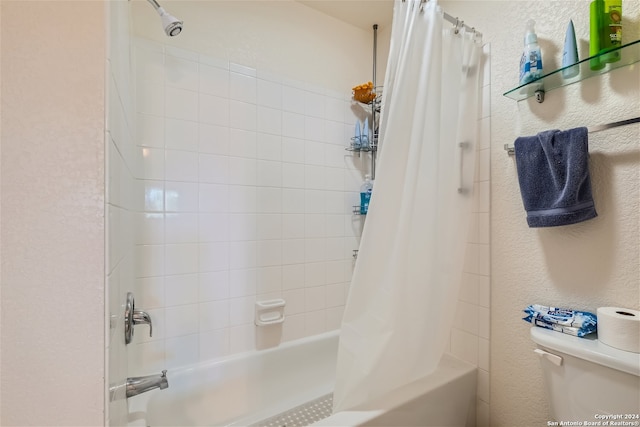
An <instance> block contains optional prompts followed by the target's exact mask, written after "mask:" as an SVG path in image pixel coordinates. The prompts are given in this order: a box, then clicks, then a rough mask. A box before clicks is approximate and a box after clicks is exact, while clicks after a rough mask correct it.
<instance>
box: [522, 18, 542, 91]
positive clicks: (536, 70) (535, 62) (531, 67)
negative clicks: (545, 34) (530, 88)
mask: <svg viewBox="0 0 640 427" xmlns="http://www.w3.org/2000/svg"><path fill="white" fill-rule="evenodd" d="M535 25H536V22H535V21H534V20H533V19H529V20H528V21H527V29H526V31H525V35H524V50H523V52H522V57H521V58H520V84H521V85H523V84H525V83H529V82H530V81H533V80H535V79H538V78H540V77H542V52H541V51H540V45H539V44H538V36H537V35H536V32H535V29H534V26H535Z"/></svg>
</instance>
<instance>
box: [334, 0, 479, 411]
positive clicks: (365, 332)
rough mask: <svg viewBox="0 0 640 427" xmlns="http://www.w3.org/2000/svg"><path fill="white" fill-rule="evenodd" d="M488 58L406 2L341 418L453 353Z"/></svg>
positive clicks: (394, 51) (341, 392)
mask: <svg viewBox="0 0 640 427" xmlns="http://www.w3.org/2000/svg"><path fill="white" fill-rule="evenodd" d="M481 50H482V48H481V46H480V43H479V42H478V41H477V40H476V37H475V34H472V32H470V31H466V32H465V31H464V30H463V29H461V30H460V31H459V33H458V34H455V33H454V26H453V25H452V24H450V23H448V22H446V21H445V20H444V18H443V12H442V10H441V9H440V8H439V7H438V6H437V4H435V1H433V0H432V1H429V2H428V3H425V4H421V3H420V1H419V0H418V1H411V0H406V1H400V0H396V2H395V6H394V17H393V27H392V35H391V50H390V53H389V61H388V65H387V74H386V78H385V86H384V96H383V106H382V114H381V125H380V135H381V136H380V139H381V141H380V146H381V150H380V152H379V155H380V161H379V163H378V170H377V176H376V181H375V186H374V191H373V197H372V200H371V204H370V206H369V213H368V215H367V218H366V223H365V227H364V231H363V235H362V240H361V244H360V250H359V253H358V260H357V263H356V267H355V271H354V275H353V279H352V282H351V287H350V291H349V297H348V300H347V304H346V307H345V313H344V318H343V323H342V330H341V334H340V346H339V352H338V366H337V383H336V388H335V392H334V411H336V412H337V411H341V410H347V409H354V408H357V407H361V406H362V404H363V403H365V402H368V401H370V400H372V399H375V398H376V397H380V396H382V395H383V394H385V393H386V392H388V391H390V390H393V389H394V388H397V387H399V386H401V385H403V384H406V383H409V382H411V381H414V380H416V379H419V378H420V377H423V376H425V375H427V374H429V373H430V372H432V371H433V370H434V369H435V367H436V365H437V364H438V362H439V360H440V357H441V356H442V353H443V352H444V349H445V347H446V344H447V342H448V339H449V331H450V328H451V324H452V322H453V316H454V311H455V309H456V300H457V295H458V290H459V286H460V281H461V279H462V271H463V262H464V255H465V246H466V242H467V234H468V229H469V227H468V225H469V222H470V213H471V209H472V200H473V192H474V190H473V177H474V168H475V158H476V139H477V118H478V98H479V96H478V94H479V89H480V88H479V74H480V73H479V62H480V54H481ZM460 143H463V144H462V146H461V145H460Z"/></svg>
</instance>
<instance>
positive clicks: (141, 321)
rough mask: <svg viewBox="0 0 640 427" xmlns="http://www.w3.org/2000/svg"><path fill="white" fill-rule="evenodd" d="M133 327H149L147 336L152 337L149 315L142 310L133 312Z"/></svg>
mask: <svg viewBox="0 0 640 427" xmlns="http://www.w3.org/2000/svg"><path fill="white" fill-rule="evenodd" d="M132 323H133V325H134V326H135V325H149V336H150V337H151V336H153V323H152V322H151V316H149V313H147V312H146V311H142V310H133V321H132Z"/></svg>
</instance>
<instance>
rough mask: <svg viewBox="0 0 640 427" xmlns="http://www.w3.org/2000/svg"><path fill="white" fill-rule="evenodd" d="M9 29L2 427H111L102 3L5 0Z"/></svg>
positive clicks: (5, 41)
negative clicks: (107, 415) (107, 426)
mask: <svg viewBox="0 0 640 427" xmlns="http://www.w3.org/2000/svg"><path fill="white" fill-rule="evenodd" d="M70 22H71V23H73V25H68V24H69V23H70ZM1 28H2V30H1V31H2V176H1V179H2V198H1V203H2V247H1V249H2V302H1V303H2V338H1V341H0V344H1V346H0V347H1V350H0V351H1V353H0V354H1V358H2V365H0V368H1V375H2V381H1V383H0V391H1V393H2V398H1V399H0V402H1V403H0V412H1V415H0V417H1V418H0V424H2V425H40V426H42V425H49V426H54V425H65V426H70V425H78V426H88V425H102V424H103V423H104V402H105V397H104V395H105V391H104V376H105V354H104V343H105V321H104V319H105V316H104V307H105V294H104V270H105V263H104V259H105V236H104V224H105V215H104V211H105V207H104V202H105V200H104V189H105V182H104V173H105V171H104V156H105V152H104V151H105V149H104V129H105V57H106V40H105V34H106V33H105V31H106V30H105V5H104V2H101V1H94V2H55V3H53V2H24V1H3V2H2V22H1Z"/></svg>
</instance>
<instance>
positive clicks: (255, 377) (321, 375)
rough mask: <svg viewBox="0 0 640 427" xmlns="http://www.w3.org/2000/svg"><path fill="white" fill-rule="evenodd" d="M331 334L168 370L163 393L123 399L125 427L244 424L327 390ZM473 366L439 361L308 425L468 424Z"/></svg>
mask: <svg viewBox="0 0 640 427" xmlns="http://www.w3.org/2000/svg"><path fill="white" fill-rule="evenodd" d="M337 348H338V333H337V332H329V333H326V334H322V335H318V336H314V337H310V338H304V339H301V340H297V341H293V342H289V343H285V344H282V345H281V346H279V347H277V348H274V349H269V350H262V351H255V352H249V353H244V354H240V355H234V356H232V357H229V358H225V359H220V360H216V361H212V362H206V363H202V364H198V365H195V366H190V367H186V368H182V369H173V370H170V371H169V372H168V375H167V376H168V378H169V388H168V389H166V390H153V391H151V392H148V393H145V394H142V395H139V396H136V397H133V398H130V399H129V420H130V424H129V425H130V426H151V427H155V426H174V427H175V426H247V425H251V424H255V423H259V422H260V421H261V420H265V419H267V418H269V417H273V416H274V415H277V414H280V413H282V412H285V411H287V410H289V409H291V408H294V407H297V406H299V405H303V404H304V403H305V402H309V401H311V400H313V399H317V398H318V397H321V396H324V395H327V394H329V393H331V392H332V390H333V385H334V381H335V365H336V356H337ZM475 390H476V368H475V367H474V366H472V365H470V364H468V363H466V362H463V361H460V360H458V359H456V358H454V357H452V356H449V355H445V356H444V357H443V359H442V361H441V362H440V365H439V367H438V369H437V370H436V372H434V373H433V374H431V375H429V376H428V377H426V378H424V379H422V380H419V381H415V382H413V383H410V384H408V385H406V386H403V387H401V388H399V389H397V390H395V391H394V392H392V393H390V394H389V395H388V396H385V397H384V398H382V399H379V400H378V401H376V402H372V403H371V404H368V405H367V406H366V407H365V408H363V409H362V410H359V411H345V412H339V413H336V414H333V415H331V416H330V417H329V418H325V419H324V420H322V421H318V422H317V423H315V424H314V425H316V426H332V427H335V426H364V425H367V426H420V427H425V426H472V425H475Z"/></svg>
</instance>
